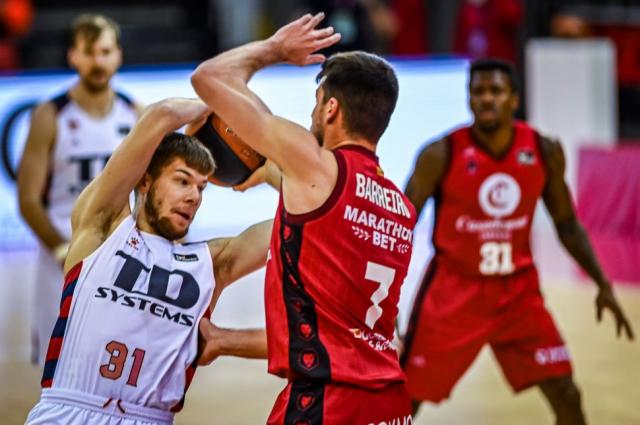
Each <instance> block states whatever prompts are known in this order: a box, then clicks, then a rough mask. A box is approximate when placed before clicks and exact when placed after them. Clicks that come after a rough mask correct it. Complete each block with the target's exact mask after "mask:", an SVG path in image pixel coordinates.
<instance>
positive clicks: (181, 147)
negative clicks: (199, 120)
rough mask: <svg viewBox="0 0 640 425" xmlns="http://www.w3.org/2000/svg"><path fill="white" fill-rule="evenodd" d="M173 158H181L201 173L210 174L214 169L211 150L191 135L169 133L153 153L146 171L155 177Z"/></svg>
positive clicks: (214, 164)
mask: <svg viewBox="0 0 640 425" xmlns="http://www.w3.org/2000/svg"><path fill="white" fill-rule="evenodd" d="M175 158H182V159H183V160H184V162H185V163H186V164H187V165H188V166H189V167H191V168H193V169H195V170H197V171H198V172H199V173H201V174H205V175H208V174H212V173H213V172H214V171H215V169H216V163H215V161H214V159H213V156H212V155H211V152H209V150H208V149H207V148H205V147H204V145H203V144H202V142H200V141H199V140H198V139H196V138H195V137H193V136H187V135H185V134H180V133H169V134H167V135H166V136H164V138H163V139H162V141H161V142H160V145H158V148H157V149H156V151H155V152H154V153H153V156H152V157H151V162H150V163H149V167H147V173H149V175H150V176H151V177H152V178H153V179H156V178H157V177H158V176H159V175H160V173H162V169H163V168H164V167H165V166H167V165H168V164H169V163H170V162H171V161H173V160H174V159H175Z"/></svg>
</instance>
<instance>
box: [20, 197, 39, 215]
mask: <svg viewBox="0 0 640 425" xmlns="http://www.w3.org/2000/svg"><path fill="white" fill-rule="evenodd" d="M39 204H40V202H39V201H38V200H37V199H35V197H33V196H31V195H30V194H26V193H24V192H20V193H19V195H18V208H19V210H20V215H22V217H28V216H29V214H30V213H31V212H32V211H33V210H35V209H36V208H37V207H38V206H39Z"/></svg>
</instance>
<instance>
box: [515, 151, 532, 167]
mask: <svg viewBox="0 0 640 425" xmlns="http://www.w3.org/2000/svg"><path fill="white" fill-rule="evenodd" d="M517 160H518V164H521V165H535V163H536V156H535V155H534V154H533V152H532V151H530V150H529V149H523V150H521V151H519V152H518V155H517Z"/></svg>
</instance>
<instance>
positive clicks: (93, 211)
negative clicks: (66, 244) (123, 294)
mask: <svg viewBox="0 0 640 425" xmlns="http://www.w3.org/2000/svg"><path fill="white" fill-rule="evenodd" d="M207 111H208V109H207V107H206V105H205V104H204V103H202V102H201V101H200V100H194V99H167V100H163V101H162V102H159V103H155V104H153V105H151V106H149V107H148V108H146V109H145V111H144V113H143V114H142V116H141V117H140V119H139V120H138V122H137V123H136V125H135V126H134V127H133V130H132V131H131V133H129V135H128V136H127V137H126V138H125V139H124V141H123V142H122V143H121V144H120V146H118V148H117V149H116V150H115V151H114V153H113V155H112V156H111V158H110V159H109V162H107V165H106V166H105V168H104V170H103V172H102V173H101V174H100V175H99V176H98V177H97V178H96V179H94V180H93V181H92V182H91V183H90V184H89V186H87V188H86V189H85V190H84V191H83V192H82V193H81V194H80V197H79V198H78V201H77V202H76V204H75V206H74V209H73V215H72V220H71V223H72V226H73V227H74V230H75V229H76V228H77V227H79V226H80V227H81V226H83V225H84V224H91V225H93V226H102V227H104V226H105V225H107V224H108V222H109V220H111V219H112V218H114V217H115V216H117V215H119V214H120V213H121V212H122V211H123V209H126V208H128V205H129V195H130V194H131V192H132V191H133V189H134V188H135V186H136V184H137V183H138V182H139V181H140V179H142V177H143V176H144V173H145V171H146V170H147V167H148V166H149V162H150V161H151V157H152V156H153V153H154V152H155V150H156V148H157V147H158V145H159V144H160V142H161V141H162V138H163V137H164V135H165V134H167V133H169V132H171V131H174V130H176V129H178V128H180V127H182V126H183V125H185V124H186V123H189V122H191V121H193V120H196V119H199V118H201V117H202V116H203V115H205V114H206V113H207Z"/></svg>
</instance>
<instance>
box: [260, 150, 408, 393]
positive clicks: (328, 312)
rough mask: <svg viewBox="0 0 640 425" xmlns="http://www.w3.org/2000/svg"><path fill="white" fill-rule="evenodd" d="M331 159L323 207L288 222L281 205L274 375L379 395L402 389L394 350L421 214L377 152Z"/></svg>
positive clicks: (269, 309) (271, 284)
mask: <svg viewBox="0 0 640 425" xmlns="http://www.w3.org/2000/svg"><path fill="white" fill-rule="evenodd" d="M334 154H335V157H336V160H337V163H338V179H337V182H336V186H335V188H334V189H333V192H332V194H331V195H330V197H329V199H328V200H327V201H326V202H325V204H324V205H322V206H321V207H320V208H318V209H317V210H315V211H313V212H311V213H308V214H303V215H292V214H288V213H287V212H286V211H285V208H284V206H283V201H282V197H281V199H280V205H279V207H278V211H277V213H276V218H275V222H274V226H273V235H272V238H271V248H270V256H269V260H268V262H267V277H266V287H265V303H266V320H267V336H268V345H269V372H270V373H273V374H276V375H278V376H282V377H286V378H288V379H293V380H295V379H304V378H309V379H324V380H332V381H334V382H341V383H350V384H353V385H359V386H363V387H368V388H378V387H382V386H384V385H386V384H388V383H389V382H393V381H403V380H404V375H403V373H402V370H401V368H400V365H399V363H398V357H397V356H398V355H397V353H396V350H395V349H394V348H393V346H392V345H391V341H392V339H393V333H394V324H395V320H396V316H397V314H398V308H397V305H398V301H399V299H400V286H401V285H402V283H403V281H404V278H405V276H406V275H407V269H408V267H409V260H410V258H411V251H412V246H411V242H412V239H413V228H414V226H415V222H416V213H415V209H414V208H413V206H412V205H411V203H410V202H409V200H408V199H407V198H406V197H405V196H404V194H403V193H402V192H401V191H400V190H398V188H397V187H396V186H395V185H394V184H393V183H392V182H391V181H390V180H388V179H387V178H385V177H384V175H383V172H382V170H381V169H380V167H379V165H378V159H377V157H376V156H375V154H374V153H373V152H370V151H368V150H366V149H364V148H361V147H358V146H346V147H342V148H339V149H336V150H335V151H334ZM310 172H312V170H310Z"/></svg>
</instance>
